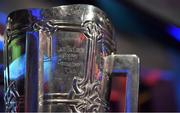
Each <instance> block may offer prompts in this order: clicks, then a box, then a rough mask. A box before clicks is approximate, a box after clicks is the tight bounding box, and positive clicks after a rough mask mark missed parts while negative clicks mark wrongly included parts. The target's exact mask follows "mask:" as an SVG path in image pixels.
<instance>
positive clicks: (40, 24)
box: [4, 5, 139, 112]
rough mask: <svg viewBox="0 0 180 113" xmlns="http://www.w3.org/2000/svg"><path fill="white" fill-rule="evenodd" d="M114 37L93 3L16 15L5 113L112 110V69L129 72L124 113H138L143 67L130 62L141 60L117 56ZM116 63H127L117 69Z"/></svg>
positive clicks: (9, 40)
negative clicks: (139, 88)
mask: <svg viewBox="0 0 180 113" xmlns="http://www.w3.org/2000/svg"><path fill="white" fill-rule="evenodd" d="M112 37H113V29H112V26H111V23H110V21H109V20H108V18H107V17H106V15H105V14H104V13H103V12H102V11H101V10H100V9H98V8H96V7H94V6H91V5H65V6H59V7H53V8H49V9H24V10H18V11H15V12H12V13H11V14H10V15H9V16H8V23H7V27H6V33H5V47H4V48H5V50H4V52H5V55H4V62H5V70H4V74H5V77H4V80H5V96H4V100H5V104H6V111H7V112H33V111H38V112H106V111H109V109H110V108H109V101H110V100H109V99H110V98H109V96H110V93H111V87H110V86H111V85H110V83H111V79H110V78H111V75H112V72H113V71H112V70H114V69H115V68H118V69H120V70H121V66H125V68H127V69H130V73H131V74H130V75H129V74H128V81H127V96H126V97H127V99H126V102H129V103H127V104H126V108H125V110H124V111H136V110H137V94H138V65H139V64H138V60H135V61H133V62H132V66H133V67H131V64H130V62H131V60H127V59H131V57H133V58H135V59H138V58H137V57H134V56H131V55H130V56H128V57H125V59H124V57H123V59H122V57H121V56H118V55H117V56H116V57H115V58H114V55H112V54H113V53H114V51H115V46H114V42H113V38H112ZM117 59H120V61H121V60H122V62H123V63H119V64H118V65H117V66H114V64H115V63H113V62H116V60H117ZM126 61H127V62H126ZM136 61H137V62H136ZM126 63H127V65H128V66H127V65H126ZM131 70H136V71H135V72H134V71H131ZM129 78H130V79H129ZM129 84H130V85H129ZM126 102H125V103H126Z"/></svg>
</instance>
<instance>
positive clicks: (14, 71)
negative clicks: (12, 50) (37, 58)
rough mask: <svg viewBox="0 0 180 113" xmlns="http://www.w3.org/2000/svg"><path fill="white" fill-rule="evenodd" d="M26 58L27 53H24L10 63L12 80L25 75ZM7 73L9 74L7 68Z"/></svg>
mask: <svg viewBox="0 0 180 113" xmlns="http://www.w3.org/2000/svg"><path fill="white" fill-rule="evenodd" d="M25 59H26V58H25V55H22V56H20V57H19V58H17V59H16V60H14V61H13V62H12V63H11V64H10V66H9V70H10V72H9V76H10V79H11V80H15V79H17V78H19V77H21V76H24V75H25ZM17 67H18V68H17ZM5 75H7V68H6V70H5Z"/></svg>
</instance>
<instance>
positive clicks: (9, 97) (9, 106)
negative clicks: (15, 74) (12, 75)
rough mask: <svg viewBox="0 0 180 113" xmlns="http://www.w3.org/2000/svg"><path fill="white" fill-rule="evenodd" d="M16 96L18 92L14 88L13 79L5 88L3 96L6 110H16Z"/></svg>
mask: <svg viewBox="0 0 180 113" xmlns="http://www.w3.org/2000/svg"><path fill="white" fill-rule="evenodd" d="M18 97H20V96H19V93H18V91H17V89H16V84H15V82H14V81H13V82H12V83H11V84H10V85H9V87H8V88H7V91H6V93H5V96H4V100H5V104H6V111H8V112H17V110H18Z"/></svg>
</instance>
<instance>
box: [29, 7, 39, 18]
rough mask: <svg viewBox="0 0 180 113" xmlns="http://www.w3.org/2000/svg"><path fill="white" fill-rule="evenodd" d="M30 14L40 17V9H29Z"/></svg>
mask: <svg viewBox="0 0 180 113" xmlns="http://www.w3.org/2000/svg"><path fill="white" fill-rule="evenodd" d="M31 14H32V15H33V16H35V17H36V18H37V19H41V10H40V9H31Z"/></svg>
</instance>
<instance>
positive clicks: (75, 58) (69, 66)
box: [58, 47, 84, 76]
mask: <svg viewBox="0 0 180 113" xmlns="http://www.w3.org/2000/svg"><path fill="white" fill-rule="evenodd" d="M58 53H59V56H58V57H59V58H58V64H59V65H61V66H62V67H63V68H64V70H63V73H64V74H65V76H68V75H76V76H82V74H83V73H82V72H81V66H82V65H83V62H82V61H81V60H79V58H80V55H81V53H84V49H83V48H70V47H62V48H60V49H59V51H58Z"/></svg>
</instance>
